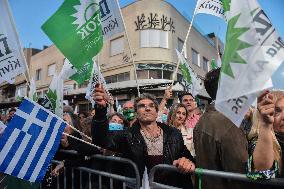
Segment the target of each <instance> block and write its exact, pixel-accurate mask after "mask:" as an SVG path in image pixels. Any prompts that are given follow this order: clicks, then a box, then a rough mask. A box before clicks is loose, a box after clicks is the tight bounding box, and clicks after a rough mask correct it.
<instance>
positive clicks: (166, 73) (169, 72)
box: [163, 70, 173, 79]
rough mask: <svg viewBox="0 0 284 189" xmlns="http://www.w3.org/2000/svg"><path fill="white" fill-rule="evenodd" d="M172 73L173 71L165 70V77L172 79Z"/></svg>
mask: <svg viewBox="0 0 284 189" xmlns="http://www.w3.org/2000/svg"><path fill="white" fill-rule="evenodd" d="M172 73H173V72H171V71H167V70H163V79H171V77H172Z"/></svg>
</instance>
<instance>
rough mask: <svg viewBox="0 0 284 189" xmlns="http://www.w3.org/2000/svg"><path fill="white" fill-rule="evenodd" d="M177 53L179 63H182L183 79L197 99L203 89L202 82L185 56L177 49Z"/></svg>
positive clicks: (180, 67) (180, 66)
mask: <svg viewBox="0 0 284 189" xmlns="http://www.w3.org/2000/svg"><path fill="white" fill-rule="evenodd" d="M176 53H177V56H178V61H179V62H180V65H179V69H180V71H181V72H182V76H183V79H184V81H185V82H186V85H187V88H188V89H189V90H190V92H191V93H192V95H193V96H194V97H195V96H196V95H197V94H198V93H199V91H200V90H201V89H202V88H203V87H202V82H201V80H200V79H199V78H198V77H197V75H196V74H195V73H194V72H193V70H192V69H191V68H190V67H189V65H188V63H187V61H186V60H185V58H184V56H183V55H182V54H181V53H180V52H179V51H178V50H177V49H176Z"/></svg>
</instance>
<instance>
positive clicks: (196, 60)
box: [191, 49, 200, 66]
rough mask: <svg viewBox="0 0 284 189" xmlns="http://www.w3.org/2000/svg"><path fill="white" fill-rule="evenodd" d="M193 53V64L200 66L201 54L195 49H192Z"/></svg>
mask: <svg viewBox="0 0 284 189" xmlns="http://www.w3.org/2000/svg"><path fill="white" fill-rule="evenodd" d="M191 52H192V64H195V65H197V66H200V64H199V53H198V52H197V51H196V50H194V49H191Z"/></svg>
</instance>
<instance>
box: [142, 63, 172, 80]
mask: <svg viewBox="0 0 284 189" xmlns="http://www.w3.org/2000/svg"><path fill="white" fill-rule="evenodd" d="M174 69H175V68H174V66H173V65H169V64H138V65H137V67H136V70H137V71H136V72H137V78H138V79H171V77H172V73H173V71H174Z"/></svg>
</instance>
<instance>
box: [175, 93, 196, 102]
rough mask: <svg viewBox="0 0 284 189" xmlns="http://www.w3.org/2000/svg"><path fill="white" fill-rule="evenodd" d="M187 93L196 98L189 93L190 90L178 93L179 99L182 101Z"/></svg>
mask: <svg viewBox="0 0 284 189" xmlns="http://www.w3.org/2000/svg"><path fill="white" fill-rule="evenodd" d="M186 95H190V96H192V98H193V99H194V96H193V95H192V94H191V93H189V92H182V93H181V94H179V95H178V99H179V101H180V102H182V98H183V97H184V96H186Z"/></svg>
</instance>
